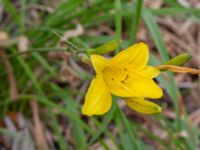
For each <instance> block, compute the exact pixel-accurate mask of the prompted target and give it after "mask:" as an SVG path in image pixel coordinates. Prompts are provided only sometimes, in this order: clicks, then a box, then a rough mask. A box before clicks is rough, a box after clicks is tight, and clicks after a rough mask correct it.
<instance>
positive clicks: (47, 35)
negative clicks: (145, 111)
mask: <svg viewBox="0 0 200 150" xmlns="http://www.w3.org/2000/svg"><path fill="white" fill-rule="evenodd" d="M55 33H57V34H55ZM58 34H59V35H60V36H61V37H62V38H61V37H59V36H58ZM112 39H121V40H122V42H121V45H120V49H123V48H126V47H128V46H130V45H132V44H134V43H136V42H139V41H144V42H146V43H147V44H148V45H149V47H150V52H151V56H150V61H149V64H150V65H155V66H156V65H159V64H162V63H163V62H165V61H167V60H168V59H170V58H171V57H174V56H176V55H178V54H181V53H183V52H188V53H190V54H192V55H193V58H192V60H191V61H190V62H189V63H187V64H186V66H189V67H193V68H200V50H199V48H200V2H199V0H153V1H150V0H144V1H143V0H106V1H104V0H41V1H39V0H0V81H1V83H0V150H67V149H75V150H104V149H106V150H118V149H119V150H150V149H152V150H153V149H156V150H196V149H200V143H199V140H200V132H199V127H200V101H199V100H200V92H199V91H200V84H199V81H200V80H199V78H198V76H197V75H196V76H195V75H188V74H176V75H173V74H172V73H164V74H161V75H160V76H159V77H158V78H157V79H156V80H157V81H158V83H159V84H160V86H161V87H162V88H163V90H164V96H163V97H162V98H161V100H158V101H156V102H158V103H159V104H160V105H161V106H162V107H163V112H162V113H160V114H157V115H142V114H139V113H137V112H135V111H133V110H131V109H130V108H128V107H127V106H126V105H124V103H123V101H118V99H117V98H113V102H114V104H113V107H112V109H111V110H110V111H109V112H108V113H107V114H106V115H104V116H98V117H97V116H95V117H89V118H88V117H86V116H83V115H82V114H81V106H82V104H83V101H84V95H85V93H86V90H87V87H88V85H89V83H90V80H91V77H92V75H93V74H94V73H93V72H92V70H91V69H90V68H89V67H88V66H87V65H85V64H83V63H82V62H81V61H80V60H79V58H78V57H77V53H79V52H80V51H81V52H84V51H86V50H87V49H89V48H94V47H97V46H100V45H102V44H104V43H105V42H107V41H109V40H112ZM65 40H68V41H70V42H71V43H72V44H73V45H74V46H72V45H69V44H68V43H66V42H65ZM36 51H37V52H36ZM111 55H112V54H111Z"/></svg>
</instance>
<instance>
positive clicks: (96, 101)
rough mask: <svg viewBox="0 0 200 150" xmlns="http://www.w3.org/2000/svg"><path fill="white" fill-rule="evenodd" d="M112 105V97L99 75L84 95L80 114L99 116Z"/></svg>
mask: <svg viewBox="0 0 200 150" xmlns="http://www.w3.org/2000/svg"><path fill="white" fill-rule="evenodd" d="M111 104H112V97H111V94H110V93H109V91H108V89H107V87H106V85H105V83H104V81H103V79H102V76H101V75H97V76H96V77H95V78H94V79H93V81H92V83H91V84H90V87H89V89H88V91H87V94H86V99H85V103H84V105H83V109H82V112H83V114H84V115H88V116H92V115H100V114H104V113H106V112H107V111H108V110H109V109H110V107H111Z"/></svg>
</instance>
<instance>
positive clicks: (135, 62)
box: [111, 42, 149, 68]
mask: <svg viewBox="0 0 200 150" xmlns="http://www.w3.org/2000/svg"><path fill="white" fill-rule="evenodd" d="M148 59H149V50H148V46H147V45H146V44H144V43H142V42H141V43H138V44H135V45H133V46H130V47H129V48H127V49H125V50H123V51H121V52H120V53H119V54H117V55H116V56H115V57H114V58H113V59H112V60H111V62H112V63H114V64H119V65H131V66H132V67H133V68H143V67H144V66H146V64H147V62H148Z"/></svg>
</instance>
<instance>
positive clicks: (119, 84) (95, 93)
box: [82, 43, 162, 116]
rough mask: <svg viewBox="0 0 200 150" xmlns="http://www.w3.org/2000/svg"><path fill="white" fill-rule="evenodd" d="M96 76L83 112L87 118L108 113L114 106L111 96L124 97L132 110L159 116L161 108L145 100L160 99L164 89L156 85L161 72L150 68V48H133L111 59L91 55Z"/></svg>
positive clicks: (143, 46)
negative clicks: (156, 78) (148, 64)
mask: <svg viewBox="0 0 200 150" xmlns="http://www.w3.org/2000/svg"><path fill="white" fill-rule="evenodd" d="M90 58H91V61H92V65H93V67H94V69H95V71H96V76H95V78H94V79H93V80H92V83H91V84H90V87H89V89H88V91H87V94H86V98H85V103H84V105H83V108H82V112H83V114H85V115H88V116H92V115H101V114H104V113H106V112H107V111H108V110H109V109H110V107H111V104H112V97H111V94H114V95H116V96H119V97H122V98H123V99H124V100H125V102H126V103H127V105H128V106H129V107H131V108H132V109H134V110H136V111H138V112H142V113H147V114H150V113H157V112H160V111H161V108H160V107H159V106H158V105H156V104H154V103H151V102H149V101H146V100H144V98H152V99H156V98H160V97H161V96H162V90H161V88H160V87H159V86H158V85H157V84H156V83H155V82H154V80H153V78H154V77H156V76H157V75H158V74H159V73H160V71H159V70H158V69H157V68H155V67H152V66H147V63H148V59H149V51H148V47H147V45H146V44H144V43H138V44H136V45H133V46H131V47H129V48H127V49H125V50H123V51H121V52H120V53H119V54H117V55H116V56H115V57H113V58H112V59H106V58H104V57H102V56H100V55H90Z"/></svg>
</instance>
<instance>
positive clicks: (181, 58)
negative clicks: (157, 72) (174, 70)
mask: <svg viewBox="0 0 200 150" xmlns="http://www.w3.org/2000/svg"><path fill="white" fill-rule="evenodd" d="M191 58H192V55H190V54H188V53H183V54H180V55H178V56H176V57H174V58H172V59H170V60H169V61H167V62H165V63H164V65H176V66H181V65H183V64H185V63H186V62H188V61H189V60H190V59H191Z"/></svg>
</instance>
